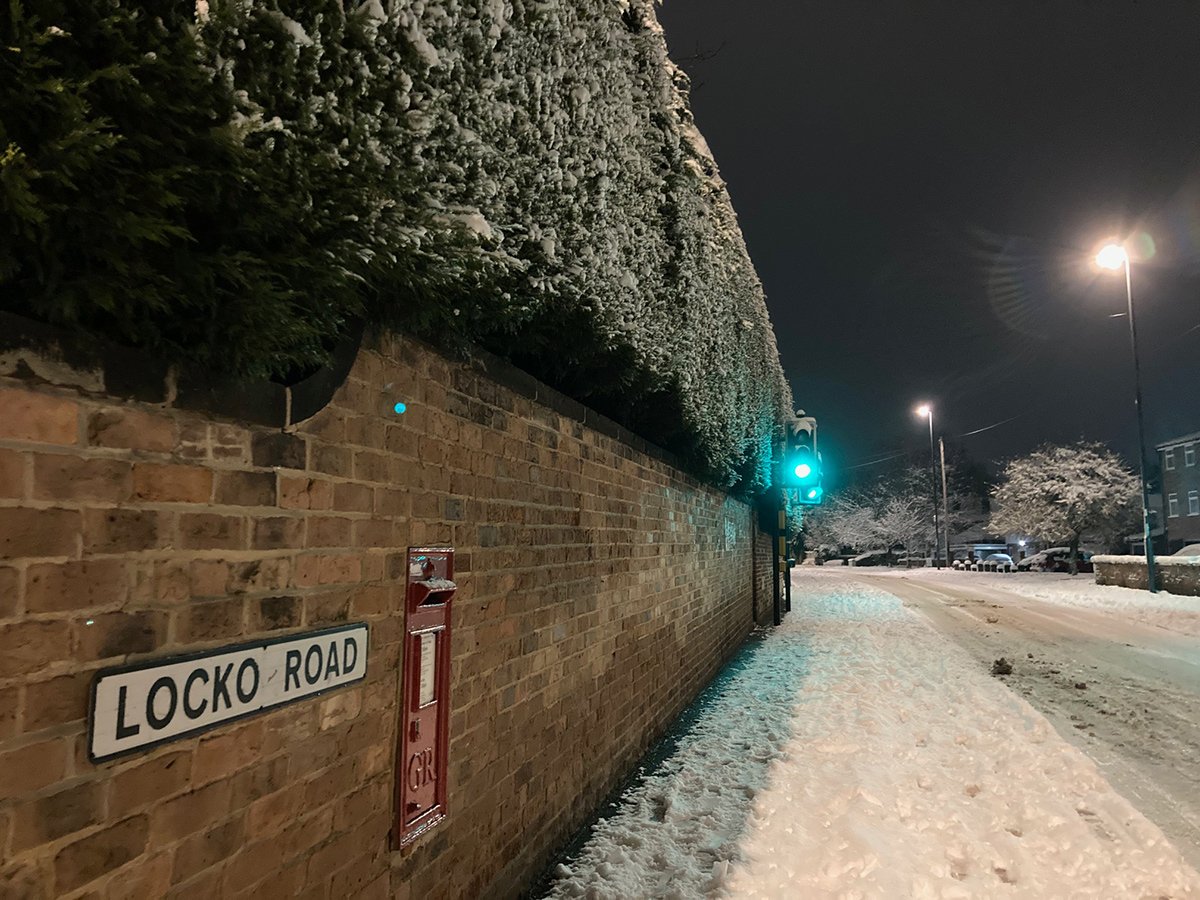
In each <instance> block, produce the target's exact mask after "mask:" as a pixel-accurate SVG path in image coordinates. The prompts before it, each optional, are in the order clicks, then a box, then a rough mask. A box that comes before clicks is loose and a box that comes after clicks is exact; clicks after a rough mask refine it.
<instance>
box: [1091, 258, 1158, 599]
mask: <svg viewBox="0 0 1200 900" xmlns="http://www.w3.org/2000/svg"><path fill="white" fill-rule="evenodd" d="M1096 265H1098V266H1099V267H1100V268H1102V269H1108V270H1110V271H1114V272H1115V271H1116V270H1118V269H1124V270H1125V300H1126V302H1127V303H1128V305H1129V307H1128V309H1129V346H1130V348H1131V349H1132V350H1133V392H1134V393H1133V396H1134V406H1135V407H1136V409H1137V427H1138V472H1139V474H1140V475H1141V478H1142V540H1143V541H1144V543H1145V546H1146V579H1147V582H1148V584H1149V587H1150V592H1151V593H1156V592H1157V591H1158V579H1157V577H1156V572H1155V569H1154V542H1153V539H1152V537H1151V534H1150V485H1149V484H1148V483H1147V481H1146V427H1145V424H1144V422H1143V415H1142V369H1141V366H1140V364H1139V363H1138V348H1137V325H1136V323H1135V322H1134V319H1133V278H1132V276H1131V275H1130V272H1129V254H1128V253H1126V252H1125V248H1124V247H1122V246H1121V245H1120V244H1117V243H1108V244H1105V245H1104V246H1103V247H1101V248H1100V252H1099V253H1097V254H1096Z"/></svg>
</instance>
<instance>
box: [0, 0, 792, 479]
mask: <svg viewBox="0 0 1200 900" xmlns="http://www.w3.org/2000/svg"><path fill="white" fill-rule="evenodd" d="M14 8H15V9H18V10H21V9H23V10H24V11H23V12H21V14H20V15H17V16H14V17H13V19H12V21H11V22H9V23H3V24H0V75H2V76H3V78H4V79H8V78H9V77H10V76H11V78H12V79H13V81H12V82H11V84H19V85H21V87H20V89H11V90H5V88H4V87H3V86H2V85H0V157H2V159H0V228H3V229H4V231H5V232H7V235H8V236H12V237H14V238H15V240H14V241H13V242H10V243H9V244H8V248H9V249H8V251H5V250H3V249H0V288H2V289H3V291H4V293H5V296H6V298H7V299H6V300H5V301H4V302H5V305H7V306H8V307H9V308H15V309H17V310H18V311H21V312H27V313H29V312H32V313H34V314H36V315H40V316H42V317H44V318H48V319H51V320H55V321H61V322H66V323H74V324H79V325H83V326H86V327H91V328H98V329H103V330H105V331H107V332H108V333H110V334H111V333H115V335H116V336H117V337H119V338H123V339H126V340H133V341H136V342H137V343H140V344H143V345H150V346H157V347H160V348H164V349H169V350H174V351H175V352H179V353H188V354H190V355H194V356H196V357H198V358H199V359H200V360H201V361H207V362H210V363H212V364H220V365H223V366H226V367H233V368H236V369H239V370H241V371H244V372H248V373H254V372H258V373H262V372H275V373H279V372H282V371H285V370H287V369H288V368H289V367H295V366H302V365H306V364H311V363H312V362H313V361H315V360H317V359H319V358H320V356H321V354H322V353H323V352H325V349H326V348H327V347H328V346H329V345H330V343H331V338H333V337H335V336H336V335H337V333H338V332H339V331H340V329H342V328H343V327H345V323H346V322H347V321H348V320H350V319H352V318H353V317H355V316H358V315H362V314H365V315H367V317H368V318H370V319H371V320H374V321H376V322H379V323H382V324H391V325H400V326H403V327H406V328H409V329H413V330H416V331H417V332H419V333H422V334H426V335H433V334H442V335H445V334H450V335H453V336H455V337H456V338H457V339H458V340H459V341H460V342H461V343H464V344H465V343H477V344H482V345H484V346H486V347H488V348H490V349H492V350H496V351H499V352H501V353H503V354H505V355H507V356H509V357H510V358H511V359H513V360H514V361H515V362H517V363H518V364H520V365H522V366H524V367H525V368H528V369H531V370H532V371H533V372H534V374H536V375H538V376H540V377H542V378H544V379H546V380H548V381H551V382H552V383H554V384H555V385H556V386H558V387H560V388H561V389H563V390H565V391H566V392H568V393H570V394H572V395H574V396H576V397H578V398H579V399H581V400H583V401H585V402H588V403H590V404H592V405H595V406H598V407H600V408H601V409H602V410H604V411H606V412H608V413H610V414H613V415H615V416H617V417H618V418H620V419H622V420H623V421H625V422H626V423H627V424H629V425H630V426H631V427H633V428H635V430H639V431H641V432H642V433H644V434H646V435H647V436H648V437H651V438H652V439H656V440H659V441H660V442H663V443H666V444H668V445H670V446H671V447H672V449H675V450H676V451H679V452H682V453H684V454H686V455H687V456H688V458H689V459H690V461H691V462H692V463H693V464H694V465H695V466H696V467H697V469H699V470H701V471H703V472H704V474H706V475H708V476H710V477H713V478H715V479H717V480H719V481H721V482H723V483H726V484H735V483H740V484H742V485H743V486H746V487H751V486H759V485H762V484H764V483H765V482H766V481H767V480H768V471H769V461H770V452H771V450H770V448H771V444H772V437H773V434H774V432H775V429H776V427H777V423H778V422H779V421H780V417H781V416H782V415H783V414H784V413H785V411H787V410H788V409H790V406H791V397H790V394H789V391H788V388H787V385H786V383H785V380H784V378H783V374H782V371H781V368H780V365H779V361H778V354H777V350H776V345H775V338H774V334H773V332H772V329H771V324H770V321H769V319H768V316H767V312H766V307H765V304H764V299H763V294H762V289H761V286H760V284H759V281H758V278H757V276H756V274H755V271H754V267H753V265H752V263H751V261H750V259H749V256H748V254H747V252H746V248H745V245H744V242H743V240H742V236H741V233H740V230H739V228H738V225H737V220H736V216H735V214H734V211H733V208H732V205H731V203H730V199H729V195H728V192H727V190H726V188H725V185H724V183H723V182H722V181H721V178H720V176H719V174H718V172H717V168H716V165H715V163H714V162H713V159H712V156H711V154H710V152H709V150H708V148H707V146H706V145H705V143H704V140H703V138H702V137H701V136H700V134H699V132H698V131H697V130H696V128H695V125H694V123H693V121H692V116H691V113H690V110H689V108H688V103H687V79H686V77H685V76H684V75H683V73H682V72H681V71H679V70H678V69H677V68H676V67H675V66H674V65H673V64H672V63H671V61H670V60H669V59H668V58H667V54H666V45H665V42H664V40H663V35H662V33H661V30H660V28H659V26H658V23H657V20H656V18H655V15H654V10H653V5H652V0H441V2H428V0H391V2H389V0H365V2H362V3H360V4H357V5H356V4H355V3H353V2H351V0H347V2H345V3H344V4H343V2H342V0H292V2H281V0H197V2H196V5H195V8H194V9H192V8H184V6H183V5H182V4H179V3H178V2H174V0H172V2H164V0H147V2H143V3H138V4H128V3H122V2H119V0H91V2H85V0H29V2H27V3H26V4H25V6H24V7H23V8H21V7H14ZM0 80H2V79H0ZM131 198H132V199H131ZM133 200H136V202H137V204H138V205H137V207H136V208H134V207H132V206H130V205H129V204H130V203H131V202H132V201H133ZM81 210H82V212H81ZM89 228H95V229H96V230H97V231H98V233H99V236H98V238H97V239H96V240H95V241H93V240H91V239H90V238H89V234H88V229H89Z"/></svg>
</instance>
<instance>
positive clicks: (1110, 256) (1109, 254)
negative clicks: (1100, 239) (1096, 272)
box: [1096, 244, 1129, 270]
mask: <svg viewBox="0 0 1200 900" xmlns="http://www.w3.org/2000/svg"><path fill="white" fill-rule="evenodd" d="M1127 262H1129V255H1128V254H1127V253H1126V252H1125V248H1124V247H1122V246H1121V245H1120V244H1105V245H1104V246H1103V247H1101V248H1100V252H1099V253H1097V254H1096V265H1098V266H1099V267H1100V268H1102V269H1113V270H1116V269H1120V268H1121V267H1122V266H1124V265H1125V264H1126V263H1127Z"/></svg>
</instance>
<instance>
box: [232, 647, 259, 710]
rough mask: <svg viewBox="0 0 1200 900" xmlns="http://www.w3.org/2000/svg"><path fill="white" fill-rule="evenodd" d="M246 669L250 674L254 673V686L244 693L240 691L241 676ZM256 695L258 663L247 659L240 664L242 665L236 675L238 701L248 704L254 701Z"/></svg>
mask: <svg viewBox="0 0 1200 900" xmlns="http://www.w3.org/2000/svg"><path fill="white" fill-rule="evenodd" d="M247 669H249V670H250V671H251V672H253V673H254V684H253V685H252V686H251V688H250V690H248V691H244V690H242V675H243V674H245V672H246V670H247ZM257 693H258V663H256V662H255V661H254V660H253V659H250V658H247V659H245V660H244V661H243V662H242V664H241V665H240V666H238V674H237V695H238V699H239V700H240V701H242V702H243V703H249V702H250V701H251V700H253V699H254V695H255V694H257Z"/></svg>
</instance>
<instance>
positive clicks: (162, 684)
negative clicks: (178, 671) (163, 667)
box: [146, 675, 179, 731]
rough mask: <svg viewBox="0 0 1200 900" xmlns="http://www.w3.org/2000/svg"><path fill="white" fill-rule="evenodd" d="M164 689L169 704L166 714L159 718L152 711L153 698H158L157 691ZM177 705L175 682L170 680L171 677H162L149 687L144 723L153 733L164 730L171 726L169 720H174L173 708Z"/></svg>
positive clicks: (177, 696)
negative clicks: (148, 725) (166, 692)
mask: <svg viewBox="0 0 1200 900" xmlns="http://www.w3.org/2000/svg"><path fill="white" fill-rule="evenodd" d="M164 689H166V690H167V691H168V696H169V697H170V698H171V702H170V704H168V706H167V714H166V715H165V716H159V715H158V714H157V713H156V712H155V711H154V698H155V697H157V696H158V692H159V691H161V690H164ZM178 704H179V690H178V689H177V688H176V687H175V682H174V681H173V680H172V679H171V676H169V675H164V676H163V677H162V678H160V679H158V681H156V682H154V684H152V685H151V686H150V693H148V694H147V695H146V721H147V722H149V723H150V727H151V728H153V729H154V730H155V731H160V730H162V729H163V728H166V727H167V726H168V725H170V724H171V720H172V719H173V718H175V707H176V706H177V705H178Z"/></svg>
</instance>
